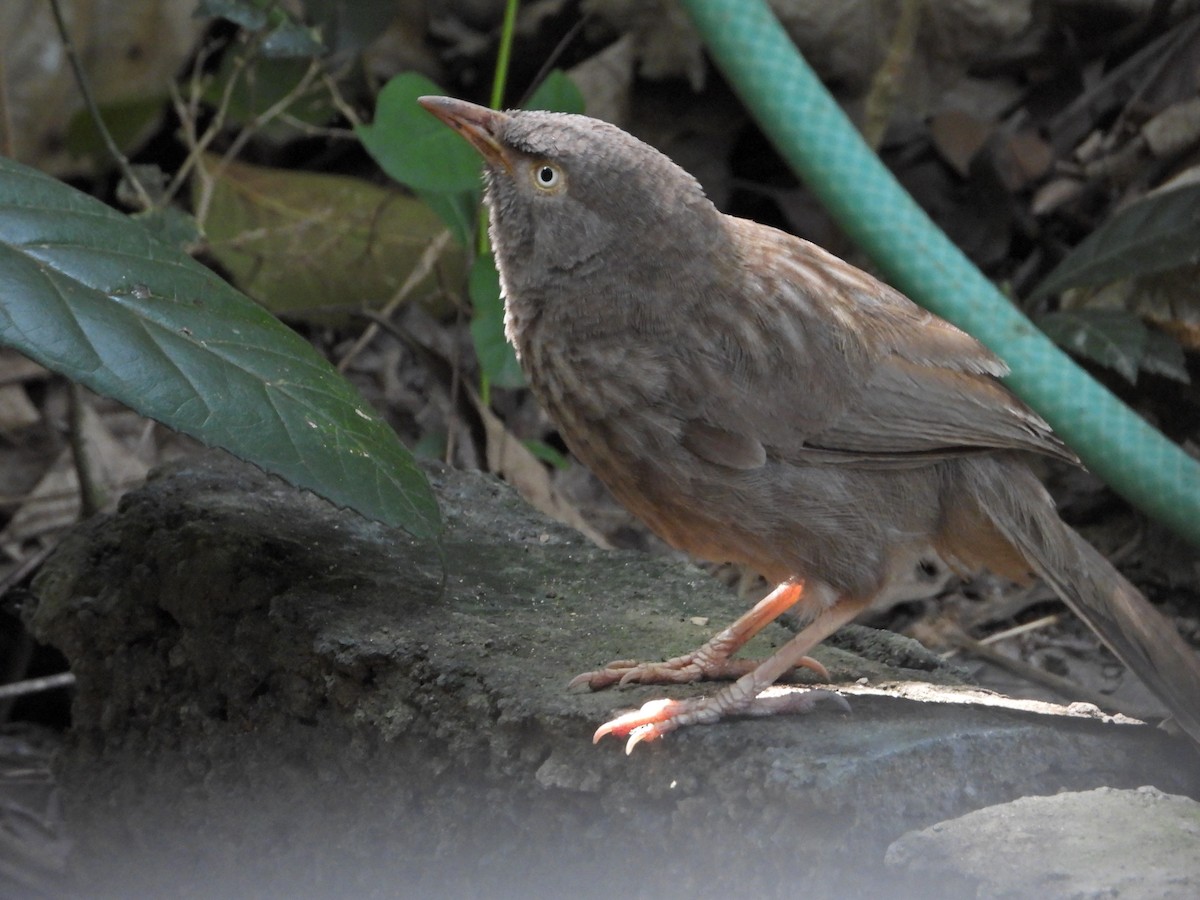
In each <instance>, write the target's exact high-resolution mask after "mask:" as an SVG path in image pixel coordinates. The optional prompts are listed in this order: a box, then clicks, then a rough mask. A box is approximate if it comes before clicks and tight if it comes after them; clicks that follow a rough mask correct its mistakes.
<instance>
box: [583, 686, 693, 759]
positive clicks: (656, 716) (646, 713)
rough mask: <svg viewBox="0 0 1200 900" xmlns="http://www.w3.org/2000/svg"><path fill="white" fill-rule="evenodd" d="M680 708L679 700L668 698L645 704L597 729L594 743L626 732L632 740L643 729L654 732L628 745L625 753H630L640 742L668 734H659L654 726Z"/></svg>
mask: <svg viewBox="0 0 1200 900" xmlns="http://www.w3.org/2000/svg"><path fill="white" fill-rule="evenodd" d="M679 706H682V704H681V703H680V702H679V701H678V700H671V699H667V698H663V699H662V700H651V701H650V702H649V703H646V704H644V705H643V706H642V708H641V709H635V710H633V711H632V712H627V713H625V714H624V715H620V716H617V717H616V718H615V719H611V720H610V721H608V722H605V723H604V724H603V725H601V726H600V727H599V728H597V729H596V733H595V734H594V735H592V743H593V744H596V743H599V741H600V738H602V737H604V736H605V735H606V734H615V735H618V736H620V735H622V734H625V733H626V732H629V736H630V739H631V740H632V738H633V736H634V735H635V734H637V733H638V732H639V731H642V730H643V729H646V730H648V731H650V732H654V733H652V734H642V735H639V736H638V739H637V740H636V741H633V742H632V743H631V744H627V745H626V747H625V752H626V753H628V752H629V751H630V750H632V749H633V748H634V747H635V746H637V744H638V743H639V742H640V741H650V740H654V738H656V737H661V736H662V735H663V734H666V731H663V732H658V729H656V728H655V727H654V726H655V725H656V724H657V723H660V722H665V721H667V720H668V719H670V717H671V715H673V714H674V711H675V707H679ZM667 730H673V729H667Z"/></svg>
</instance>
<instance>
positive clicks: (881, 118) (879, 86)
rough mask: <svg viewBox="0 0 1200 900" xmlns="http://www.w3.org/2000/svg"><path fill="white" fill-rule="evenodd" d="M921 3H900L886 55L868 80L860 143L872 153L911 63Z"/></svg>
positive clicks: (917, 0) (913, 0) (909, 0)
mask: <svg viewBox="0 0 1200 900" xmlns="http://www.w3.org/2000/svg"><path fill="white" fill-rule="evenodd" d="M924 6H925V0H901V3H900V17H899V18H898V19H897V20H896V29H895V31H893V32H892V39H891V41H890V42H889V44H888V51H887V55H886V56H885V57H884V58H883V62H882V63H881V64H880V66H879V68H878V69H877V70H876V72H875V77H874V78H872V79H871V89H870V91H869V92H868V93H867V99H866V104H865V110H866V112H865V115H864V117H863V127H862V131H863V140H865V141H866V142H867V144H868V145H870V147H871V148H872V149H874V150H878V149H879V145H880V143H882V141H883V135H884V132H886V131H887V127H888V122H890V121H891V118H892V109H893V107H894V106H895V105H896V97H897V96H899V94H900V85H901V83H902V82H903V80H904V73H905V72H906V71H908V67H909V65H910V64H911V63H912V57H913V49H914V48H915V47H916V44H917V31H918V29H919V26H920V24H921V10H922V8H923V7H924Z"/></svg>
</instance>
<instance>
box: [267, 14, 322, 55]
mask: <svg viewBox="0 0 1200 900" xmlns="http://www.w3.org/2000/svg"><path fill="white" fill-rule="evenodd" d="M324 52H325V46H324V44H322V43H321V35H320V33H319V32H318V31H317V30H316V29H314V28H309V27H308V26H307V25H302V24H300V23H299V22H280V23H279V24H278V25H276V26H275V27H274V28H272V29H271V31H270V33H269V34H267V36H266V37H264V38H263V42H262V54H263V56H265V57H267V58H269V59H312V58H314V57H317V56H321V55H322V54H323V53H324Z"/></svg>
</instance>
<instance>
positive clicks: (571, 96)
mask: <svg viewBox="0 0 1200 900" xmlns="http://www.w3.org/2000/svg"><path fill="white" fill-rule="evenodd" d="M525 108H526V109H545V110H548V111H550V112H567V113H582V112H583V94H581V93H579V88H577V87H576V86H575V82H573V81H572V80H571V79H570V78H569V77H568V76H567V73H566V72H564V71H562V69H555V70H554V71H552V72H551V73H550V74H549V75H547V76H546V80H545V81H543V82H542V83H541V84H539V85H538V87H537V90H536V91H534V92H533V95H532V96H531V97H530V98H529V101H528V102H527V103H526V104H525Z"/></svg>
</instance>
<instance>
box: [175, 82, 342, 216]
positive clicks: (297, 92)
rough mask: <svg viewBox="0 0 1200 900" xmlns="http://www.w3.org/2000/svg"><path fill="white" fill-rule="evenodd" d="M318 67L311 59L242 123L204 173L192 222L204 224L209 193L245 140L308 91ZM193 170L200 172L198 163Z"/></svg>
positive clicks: (244, 144)
mask: <svg viewBox="0 0 1200 900" xmlns="http://www.w3.org/2000/svg"><path fill="white" fill-rule="evenodd" d="M320 70H321V64H320V62H319V61H318V60H316V59H314V60H312V61H311V62H310V63H309V65H308V68H307V69H306V70H305V72H304V74H303V75H302V76H301V77H300V80H299V81H297V82H296V84H295V85H294V86H293V87H292V89H291V90H290V91H288V92H287V93H286V94H284V95H283V96H282V97H280V98H279V99H278V100H276V101H275V102H274V103H272V104H271V105H270V106H269V107H267V108H266V109H265V110H263V111H262V112H261V113H259V114H258V115H256V116H255V117H254V118H253V119H251V120H250V121H249V122H248V123H247V124H246V126H245V127H244V128H243V129H242V130H241V131H240V132H238V135H237V137H235V138H234V139H233V141H231V142H230V144H229V148H228V149H227V150H226V151H225V152H224V153H223V154H222V155H221V160H220V162H218V163H217V165H216V166H215V167H214V168H213V170H212V171H211V172H204V175H203V178H202V184H201V186H200V199H199V201H198V202H197V203H196V209H195V214H196V222H197V223H199V225H200V227H201V228H203V227H204V220H205V219H206V218H207V217H208V207H209V205H210V204H211V203H212V195H213V191H214V189H215V186H216V182H217V179H218V178H220V177H221V174H222V173H223V172H224V171H225V167H226V166H228V165H229V163H230V162H231V161H232V160H234V159H235V158H236V157H237V155H238V154H239V153H241V151H242V148H243V147H245V146H246V142H247V141H249V140H250V138H251V137H253V136H254V134H255V132H257V131H258V130H259V129H260V128H262V127H263V126H264V125H266V124H267V123H268V122H270V121H271V120H272V119H274V118H275V117H276V116H278V115H280V114H281V113H282V112H283V111H284V110H286V109H287V108H288V107H289V106H291V105H292V104H293V103H295V102H296V99H297V98H298V97H300V96H301V95H302V94H303V93H304V92H305V91H307V90H308V87H309V85H310V84H312V80H313V78H314V77H316V75H317V73H318V72H319V71H320ZM197 171H203V166H202V165H201V166H200V167H199V168H198V170H197Z"/></svg>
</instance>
